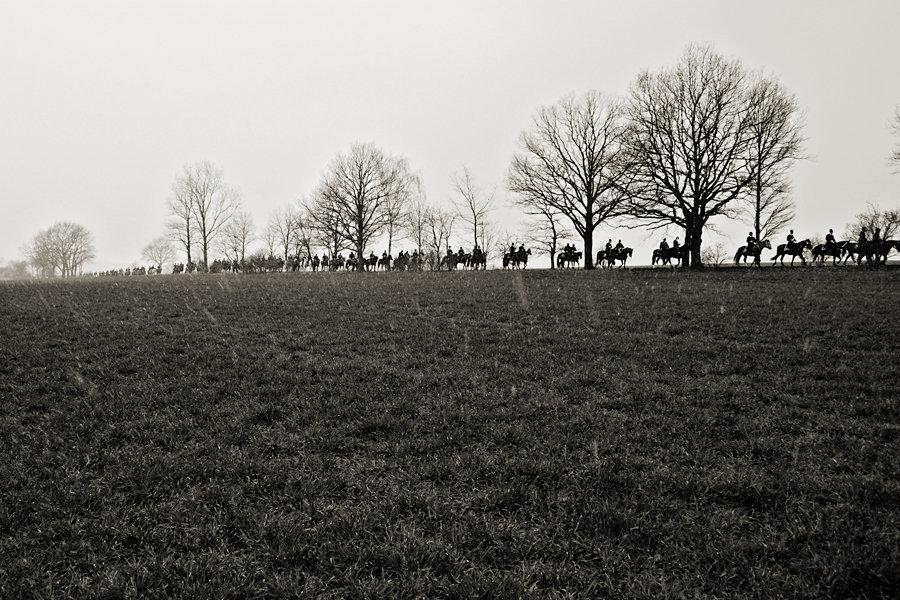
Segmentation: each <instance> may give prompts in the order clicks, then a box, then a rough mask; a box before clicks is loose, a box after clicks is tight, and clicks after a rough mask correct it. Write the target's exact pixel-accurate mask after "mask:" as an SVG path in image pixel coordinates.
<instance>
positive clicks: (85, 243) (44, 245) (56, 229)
mask: <svg viewBox="0 0 900 600" xmlns="http://www.w3.org/2000/svg"><path fill="white" fill-rule="evenodd" d="M27 255H28V259H29V262H31V264H32V265H33V266H34V268H35V269H36V270H37V272H38V273H39V274H40V275H41V276H43V277H53V276H55V275H56V274H57V273H58V274H59V275H60V276H62V277H73V276H75V275H79V274H81V271H82V268H83V266H84V263H86V262H88V261H90V260H92V259H93V258H94V256H95V254H94V243H93V240H92V239H91V234H90V233H89V232H88V230H87V229H85V228H84V227H82V226H81V225H78V224H76V223H69V222H65V221H64V222H60V223H55V224H54V225H52V226H51V227H50V228H49V229H47V230H46V231H42V232H40V233H39V234H37V235H36V236H35V237H34V239H33V240H32V242H31V245H30V246H29V247H28V249H27Z"/></svg>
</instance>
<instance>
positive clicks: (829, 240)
mask: <svg viewBox="0 0 900 600" xmlns="http://www.w3.org/2000/svg"><path fill="white" fill-rule="evenodd" d="M835 244H836V242H835V241H834V230H833V229H829V230H828V235H826V236H825V251H826V252H833V251H834V246H835Z"/></svg>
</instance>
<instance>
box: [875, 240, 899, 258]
mask: <svg viewBox="0 0 900 600" xmlns="http://www.w3.org/2000/svg"><path fill="white" fill-rule="evenodd" d="M871 245H872V246H874V248H873V249H872V256H873V257H874V258H875V264H884V263H886V262H887V259H888V254H890V253H891V250H894V249H896V250H898V251H900V240H881V241H880V242H874V243H872V244H871Z"/></svg>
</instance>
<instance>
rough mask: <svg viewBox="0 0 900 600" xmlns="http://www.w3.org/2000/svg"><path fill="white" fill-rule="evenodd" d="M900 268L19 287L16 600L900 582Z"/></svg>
mask: <svg viewBox="0 0 900 600" xmlns="http://www.w3.org/2000/svg"><path fill="white" fill-rule="evenodd" d="M898 317H900V270H884V271H859V270H857V269H830V268H818V269H791V270H788V269H784V270H775V269H765V270H759V269H757V270H751V269H742V270H723V271H707V272H702V273H682V272H677V273H674V272H670V271H668V270H635V271H628V272H623V271H619V272H582V271H570V272H564V273H560V272H550V271H540V272H538V271H535V272H524V273H511V272H500V271H493V272H491V271H489V272H481V273H425V274H413V273H393V274H299V275H289V274H284V275H271V276H265V275H260V276H252V275H249V276H233V275H209V276H161V277H155V278H154V277H149V278H139V279H138V278H118V279H115V278H113V279H101V280H79V281H71V282H44V283H5V284H0V474H2V475H0V476H2V479H0V484H2V493H0V597H2V598H30V597H34V598H38V597H40V598H53V597H84V598H116V597H136V596H139V597H148V598H164V597H207V598H264V597H294V596H299V597H310V598H312V597H315V598H329V597H332V598H376V597H397V598H413V597H447V598H475V597H484V598H496V597H509V598H517V597H539V598H568V597H579V598H596V597H605V596H610V597H622V598H659V597H672V598H679V597H683V598H853V597H857V598H880V597H883V598H896V597H898V595H900V523H898V519H900V411H898V395H900V392H898V390H900V360H898V359H900V327H898Z"/></svg>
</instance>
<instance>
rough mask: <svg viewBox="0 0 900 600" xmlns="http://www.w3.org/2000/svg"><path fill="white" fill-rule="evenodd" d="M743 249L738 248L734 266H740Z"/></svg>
mask: <svg viewBox="0 0 900 600" xmlns="http://www.w3.org/2000/svg"><path fill="white" fill-rule="evenodd" d="M743 249H744V248H743V247H741V248H738V251H737V252H735V253H734V264H738V261H739V260H740V259H741V254H743V253H742V252H741V251H742V250H743Z"/></svg>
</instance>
